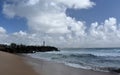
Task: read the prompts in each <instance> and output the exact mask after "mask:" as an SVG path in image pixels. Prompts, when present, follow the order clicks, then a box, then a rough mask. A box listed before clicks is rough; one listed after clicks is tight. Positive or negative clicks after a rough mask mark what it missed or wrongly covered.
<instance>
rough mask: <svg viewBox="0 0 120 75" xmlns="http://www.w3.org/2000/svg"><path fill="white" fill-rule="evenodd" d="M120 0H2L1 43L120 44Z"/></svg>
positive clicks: (0, 12)
mask: <svg viewBox="0 0 120 75" xmlns="http://www.w3.org/2000/svg"><path fill="white" fill-rule="evenodd" d="M119 7H120V0H0V43H4V44H9V43H11V42H15V43H18V44H27V45H41V44H42V42H43V41H46V44H47V45H51V46H57V47H87V48H88V47H120V8H119Z"/></svg>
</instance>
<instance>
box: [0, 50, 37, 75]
mask: <svg viewBox="0 0 120 75" xmlns="http://www.w3.org/2000/svg"><path fill="white" fill-rule="evenodd" d="M0 75H38V74H37V73H36V72H35V71H34V70H33V68H32V67H31V66H29V65H28V64H27V63H25V62H24V61H23V60H22V58H21V57H19V56H17V55H14V54H10V53H6V52H1V51H0Z"/></svg>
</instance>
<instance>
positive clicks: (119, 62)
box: [27, 48, 120, 72]
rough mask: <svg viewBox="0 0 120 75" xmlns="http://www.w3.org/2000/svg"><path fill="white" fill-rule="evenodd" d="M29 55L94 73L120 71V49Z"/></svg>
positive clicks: (68, 49) (79, 50)
mask: <svg viewBox="0 0 120 75" xmlns="http://www.w3.org/2000/svg"><path fill="white" fill-rule="evenodd" d="M27 55H28V56H30V57H32V58H36V59H44V60H49V61H54V62H58V63H64V64H65V65H68V66H71V67H75V68H82V69H90V70H94V71H103V72H110V71H113V70H118V69H120V48H85V49H82V48H64V49H61V50H60V51H58V52H57V51H53V52H37V53H34V54H27Z"/></svg>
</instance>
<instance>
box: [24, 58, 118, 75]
mask: <svg viewBox="0 0 120 75" xmlns="http://www.w3.org/2000/svg"><path fill="white" fill-rule="evenodd" d="M25 60H27V61H28V62H29V64H31V65H32V66H33V68H34V69H35V70H36V72H37V73H39V74H40V75H119V74H118V73H109V72H98V71H92V70H84V69H80V68H73V67H69V66H66V65H64V64H62V63H56V62H52V61H46V60H43V59H41V60H37V59H32V58H30V57H27V58H25Z"/></svg>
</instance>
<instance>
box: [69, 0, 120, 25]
mask: <svg viewBox="0 0 120 75" xmlns="http://www.w3.org/2000/svg"><path fill="white" fill-rule="evenodd" d="M92 1H94V2H95V3H96V5H95V6H94V7H93V8H90V9H87V10H86V9H82V10H75V9H68V11H67V14H68V15H69V16H71V17H74V18H75V19H76V20H82V21H86V23H87V25H90V24H91V23H93V22H96V21H97V22H99V23H101V22H104V20H105V19H107V18H109V17H115V18H117V20H118V22H119V21H120V8H119V7H120V0H92Z"/></svg>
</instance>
